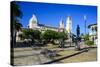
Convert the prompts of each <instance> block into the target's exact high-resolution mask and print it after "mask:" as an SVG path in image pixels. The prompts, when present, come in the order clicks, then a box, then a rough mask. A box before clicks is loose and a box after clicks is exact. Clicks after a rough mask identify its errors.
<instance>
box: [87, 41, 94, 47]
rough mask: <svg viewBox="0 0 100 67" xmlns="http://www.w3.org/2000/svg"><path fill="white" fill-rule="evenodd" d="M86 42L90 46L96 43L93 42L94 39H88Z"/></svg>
mask: <svg viewBox="0 0 100 67" xmlns="http://www.w3.org/2000/svg"><path fill="white" fill-rule="evenodd" d="M85 44H87V45H88V46H91V45H94V42H93V41H89V40H87V41H86V42H85Z"/></svg>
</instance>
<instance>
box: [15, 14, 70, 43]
mask: <svg viewBox="0 0 100 67" xmlns="http://www.w3.org/2000/svg"><path fill="white" fill-rule="evenodd" d="M27 28H29V29H35V30H39V31H41V32H44V31H45V30H53V31H57V32H63V31H66V32H67V33H69V34H70V33H71V30H72V19H71V17H70V16H68V17H67V18H66V27H65V25H64V21H63V20H62V19H61V20H60V22H59V27H53V26H48V25H44V24H40V23H38V20H37V17H36V15H35V14H33V15H32V17H31V18H30V20H29V24H28V25H27ZM19 34H22V32H21V31H19V32H17V35H16V36H17V37H16V41H20V38H19V36H18V35H19Z"/></svg>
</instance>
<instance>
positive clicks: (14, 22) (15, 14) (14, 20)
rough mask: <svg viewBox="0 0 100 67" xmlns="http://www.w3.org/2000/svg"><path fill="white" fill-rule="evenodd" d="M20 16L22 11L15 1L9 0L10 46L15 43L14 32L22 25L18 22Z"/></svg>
mask: <svg viewBox="0 0 100 67" xmlns="http://www.w3.org/2000/svg"><path fill="white" fill-rule="evenodd" d="M21 17H22V12H21V10H20V7H19V5H18V4H17V2H15V1H13V2H11V38H12V39H11V40H12V42H13V43H12V46H11V47H13V45H14V44H16V33H17V31H19V30H20V29H21V27H22V24H21V23H19V18H21Z"/></svg>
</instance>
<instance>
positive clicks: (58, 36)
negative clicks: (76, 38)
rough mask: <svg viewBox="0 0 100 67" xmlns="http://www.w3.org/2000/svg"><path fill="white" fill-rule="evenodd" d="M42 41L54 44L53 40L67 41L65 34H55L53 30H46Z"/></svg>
mask: <svg viewBox="0 0 100 67" xmlns="http://www.w3.org/2000/svg"><path fill="white" fill-rule="evenodd" d="M42 36H43V39H45V40H46V41H47V42H51V43H53V44H54V40H63V41H64V40H65V39H67V33H65V32H57V31H53V30H46V31H45V32H44V33H43V34H42Z"/></svg>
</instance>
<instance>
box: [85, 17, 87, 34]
mask: <svg viewBox="0 0 100 67" xmlns="http://www.w3.org/2000/svg"><path fill="white" fill-rule="evenodd" d="M86 18H87V17H86V15H84V22H85V25H84V34H86Z"/></svg>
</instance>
